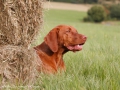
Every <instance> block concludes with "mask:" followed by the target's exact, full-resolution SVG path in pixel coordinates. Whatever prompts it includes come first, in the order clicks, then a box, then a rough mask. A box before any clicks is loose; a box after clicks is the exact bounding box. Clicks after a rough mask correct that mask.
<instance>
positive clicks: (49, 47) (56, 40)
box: [34, 25, 87, 73]
mask: <svg viewBox="0 0 120 90" xmlns="http://www.w3.org/2000/svg"><path fill="white" fill-rule="evenodd" d="M86 39H87V37H86V36H85V35H82V34H79V33H78V32H77V30H76V29H75V28H74V27H72V26H67V25H59V26H57V27H55V28H53V29H52V30H51V31H50V32H49V33H48V34H47V36H46V37H45V38H44V42H42V44H40V45H38V46H36V47H34V48H35V50H36V52H37V54H38V55H39V57H40V59H41V61H42V68H40V67H39V66H38V70H39V71H43V72H45V73H55V72H57V71H58V70H60V71H61V70H65V65H64V61H63V55H64V54H65V53H66V52H68V51H73V52H75V51H80V50H82V46H83V44H84V43H85V41H86Z"/></svg>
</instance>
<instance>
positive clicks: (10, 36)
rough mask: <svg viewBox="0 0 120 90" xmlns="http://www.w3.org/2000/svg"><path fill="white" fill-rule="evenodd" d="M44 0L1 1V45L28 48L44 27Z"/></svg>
mask: <svg viewBox="0 0 120 90" xmlns="http://www.w3.org/2000/svg"><path fill="white" fill-rule="evenodd" d="M42 2H43V0H0V45H7V44H11V45H22V46H28V45H30V44H31V42H32V41H33V40H34V39H35V36H36V35H37V34H38V33H39V30H40V28H41V26H42V22H43V19H42Z"/></svg>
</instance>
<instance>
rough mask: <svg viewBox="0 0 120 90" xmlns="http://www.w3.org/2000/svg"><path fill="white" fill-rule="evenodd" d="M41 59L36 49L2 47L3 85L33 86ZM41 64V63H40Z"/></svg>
mask: <svg viewBox="0 0 120 90" xmlns="http://www.w3.org/2000/svg"><path fill="white" fill-rule="evenodd" d="M38 61H40V60H39V58H38V56H37V55H36V51H35V50H34V49H26V48H24V47H19V46H11V45H6V46H1V47H0V76H1V78H2V79H1V82H2V84H6V82H9V84H10V83H12V84H15V85H16V84H23V85H26V84H33V83H34V82H35V78H36V76H37V70H36V68H37V65H38ZM39 63H40V62H39Z"/></svg>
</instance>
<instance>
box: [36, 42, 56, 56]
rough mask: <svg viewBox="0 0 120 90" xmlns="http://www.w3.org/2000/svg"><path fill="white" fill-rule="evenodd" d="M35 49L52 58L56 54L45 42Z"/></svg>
mask: <svg viewBox="0 0 120 90" xmlns="http://www.w3.org/2000/svg"><path fill="white" fill-rule="evenodd" d="M35 49H36V50H39V51H42V52H43V53H46V54H47V55H49V56H52V55H53V54H54V52H52V51H51V49H50V48H49V46H48V45H47V44H46V43H45V42H43V43H41V44H40V45H38V46H37V47H35Z"/></svg>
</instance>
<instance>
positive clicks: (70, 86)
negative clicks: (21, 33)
mask: <svg viewBox="0 0 120 90" xmlns="http://www.w3.org/2000/svg"><path fill="white" fill-rule="evenodd" d="M85 16H86V12H79V11H69V10H53V9H52V10H45V11H44V25H43V26H44V27H43V30H42V31H41V32H40V36H39V37H38V39H37V41H36V44H39V43H41V42H42V41H43V38H44V36H45V35H46V34H47V33H48V32H49V31H50V30H51V29H52V28H53V27H55V26H57V25H59V24H66V25H71V26H74V27H75V28H76V29H77V30H78V32H79V33H82V34H84V35H86V36H87V37H88V39H87V42H86V43H85V45H84V46H83V50H82V51H80V52H76V53H74V52H68V53H67V54H65V55H64V60H65V64H66V72H63V73H58V74H56V75H45V74H40V78H38V80H37V81H36V84H35V85H36V86H39V88H36V89H35V90H120V22H114V23H112V24H110V23H104V24H102V23H85V22H83V21H82V19H83V17H85Z"/></svg>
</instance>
